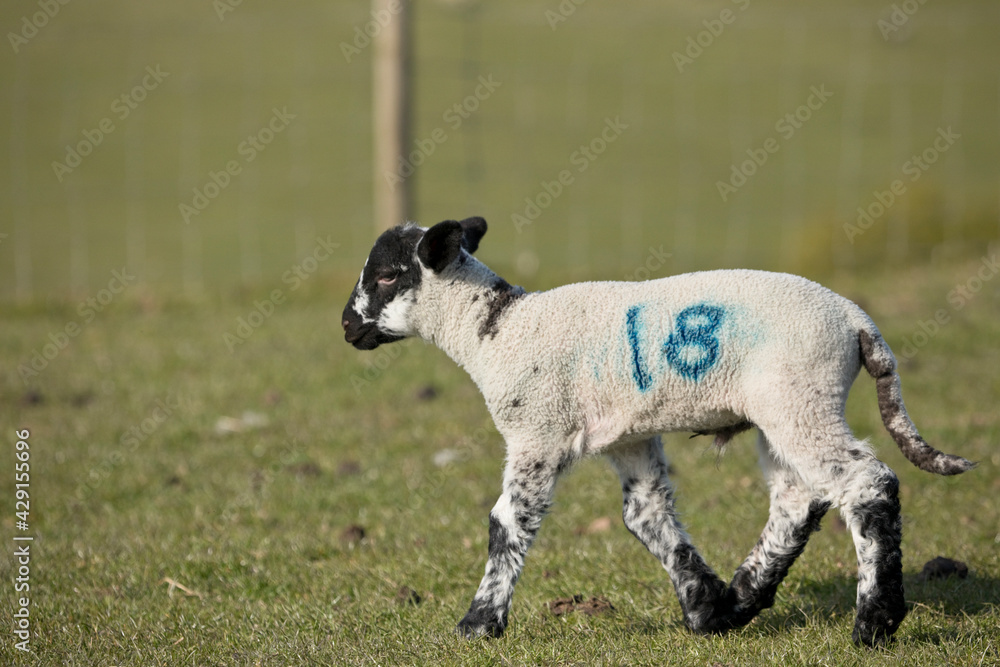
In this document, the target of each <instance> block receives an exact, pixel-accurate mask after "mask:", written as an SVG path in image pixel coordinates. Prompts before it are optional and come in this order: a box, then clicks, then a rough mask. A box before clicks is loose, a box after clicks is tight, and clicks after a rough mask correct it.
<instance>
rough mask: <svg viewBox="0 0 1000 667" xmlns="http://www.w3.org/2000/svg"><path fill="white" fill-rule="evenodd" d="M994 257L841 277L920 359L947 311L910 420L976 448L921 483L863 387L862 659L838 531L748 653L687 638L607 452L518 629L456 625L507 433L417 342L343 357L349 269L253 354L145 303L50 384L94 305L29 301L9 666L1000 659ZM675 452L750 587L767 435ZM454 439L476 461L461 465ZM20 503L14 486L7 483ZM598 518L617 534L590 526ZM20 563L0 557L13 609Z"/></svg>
mask: <svg viewBox="0 0 1000 667" xmlns="http://www.w3.org/2000/svg"><path fill="white" fill-rule="evenodd" d="M488 242H489V238H488V237H487V239H486V240H485V241H484V247H483V253H484V257H487V258H488V257H489V254H490V253H489V252H488V248H489V243H488ZM979 268H980V265H979V264H977V263H976V262H969V263H960V264H955V265H953V266H950V267H948V268H947V269H941V270H937V271H926V270H909V271H901V270H897V271H894V272H889V273H875V274H871V275H865V276H859V275H857V274H843V275H840V276H837V277H835V278H833V279H831V281H829V282H830V285H831V286H832V287H834V288H835V289H838V290H839V291H841V292H842V293H844V294H846V295H848V296H850V297H853V298H855V299H857V300H858V301H860V302H861V303H863V304H864V305H865V307H866V308H867V309H868V310H869V311H870V312H871V313H872V314H873V315H874V316H875V318H876V319H877V320H878V321H879V323H880V326H881V327H882V329H883V331H884V333H885V335H886V337H887V339H888V340H889V342H890V344H892V345H893V346H894V348H895V349H896V350H897V352H900V351H901V350H903V349H904V348H905V347H906V345H907V342H908V341H909V342H912V341H913V340H915V339H914V334H915V333H916V332H918V331H920V329H919V326H920V325H919V323H920V322H921V321H926V320H928V319H929V318H932V317H933V316H934V315H933V314H934V313H935V311H937V310H941V309H945V310H947V311H948V314H949V321H948V323H947V324H945V325H943V326H941V327H940V330H939V331H938V332H937V333H936V335H935V336H933V337H932V338H931V339H930V340H929V342H927V343H926V344H925V345H924V346H922V347H921V348H919V349H918V350H917V351H916V354H914V355H913V357H912V359H911V360H909V361H906V362H904V365H903V370H902V374H903V381H904V390H905V395H906V398H907V405H908V407H909V409H910V413H911V414H912V415H913V417H914V419H915V420H916V422H917V423H918V425H919V426H920V427H921V428H922V431H923V433H924V435H925V436H926V437H927V439H928V440H929V441H930V442H932V443H934V444H936V445H938V446H940V447H941V448H943V449H945V450H947V451H951V452H956V453H960V454H962V455H964V456H968V457H969V458H972V459H975V460H978V461H980V466H979V468H977V469H976V470H974V471H973V472H970V473H968V474H966V475H964V476H962V477H960V478H947V479H946V478H938V477H932V476H930V475H928V474H926V473H922V472H920V471H918V470H916V469H915V468H913V467H912V466H911V465H909V464H908V463H907V462H906V461H905V460H904V459H903V458H902V457H901V455H900V454H899V452H898V451H897V449H896V447H895V446H894V445H893V444H892V442H891V440H890V439H889V438H888V436H887V435H886V433H885V431H884V430H883V428H882V427H881V424H880V422H879V419H878V415H877V408H876V405H875V396H874V387H873V384H872V382H871V381H870V380H868V379H866V378H862V379H860V380H859V381H858V385H859V386H857V387H856V388H855V391H854V393H853V394H852V398H851V401H850V404H849V420H850V421H851V423H852V424H853V425H854V427H855V428H856V431H857V432H858V433H859V434H860V435H862V436H870V437H871V438H872V441H873V443H874V444H875V447H876V449H877V450H878V452H879V453H880V455H881V457H882V458H884V460H886V461H887V462H888V463H889V464H890V465H891V466H892V467H893V468H894V469H895V470H896V471H897V472H898V473H899V475H900V479H901V483H902V492H901V498H902V504H903V514H904V522H905V533H904V544H903V550H904V552H903V553H904V560H903V563H904V573H905V580H906V586H907V601H908V603H909V605H910V608H911V609H910V615H909V617H908V618H907V620H906V621H905V624H904V625H903V627H902V629H901V631H900V632H899V634H898V640H897V641H896V643H895V644H894V645H893V646H892V647H891V648H889V649H887V650H886V651H885V652H879V653H869V652H865V651H861V650H858V649H856V648H854V647H853V646H852V645H851V643H850V639H849V636H850V630H851V626H852V614H853V598H854V586H855V581H854V571H855V566H854V555H853V547H852V543H851V540H850V538H849V535H848V534H847V533H846V532H844V530H843V528H842V527H840V526H839V524H838V523H837V522H836V521H834V520H833V517H832V516H830V517H828V518H827V519H825V520H824V530H823V531H822V532H820V533H818V534H817V535H816V536H815V537H814V538H813V540H812V541H811V543H810V545H809V546H808V548H807V550H806V553H805V555H804V556H803V557H802V559H800V561H799V562H798V563H797V564H796V565H795V567H794V568H793V569H792V572H791V574H790V576H789V578H788V580H787V581H786V583H785V584H784V585H783V586H782V587H781V589H780V591H779V594H778V599H777V604H776V605H775V607H774V608H773V609H772V610H770V611H767V612H765V613H763V614H762V615H761V616H760V617H759V619H758V620H756V621H755V622H754V623H753V624H752V625H750V626H749V627H748V628H746V629H745V630H742V631H739V632H736V633H733V634H731V635H729V636H726V637H719V638H703V637H695V636H692V635H690V634H689V633H688V632H687V631H686V630H685V629H684V628H683V626H682V623H681V618H680V610H679V607H678V605H677V603H676V600H675V597H674V594H673V591H672V590H671V587H670V585H669V582H668V580H667V577H666V575H665V573H664V572H663V571H662V569H661V568H660V567H659V565H658V564H657V563H656V562H655V561H654V559H653V558H652V557H651V556H649V554H648V553H646V552H645V550H644V549H643V547H642V546H641V545H640V544H639V543H638V542H637V541H636V540H634V539H633V538H632V537H631V535H629V534H628V532H627V531H626V530H625V528H624V527H623V525H622V523H621V520H620V518H619V516H620V509H621V508H620V503H621V498H620V490H619V488H618V483H617V479H616V478H615V476H614V474H613V472H612V471H611V470H610V468H609V467H608V466H607V465H606V464H605V463H604V462H603V461H600V460H595V461H589V462H585V463H583V464H581V465H580V466H579V467H578V468H577V469H576V470H575V471H574V472H572V473H571V474H569V475H568V476H567V477H566V479H564V481H563V482H562V483H561V485H560V488H559V489H558V491H557V496H556V505H555V507H554V509H553V512H552V514H551V516H550V517H549V518H548V519H547V520H546V522H545V524H544V525H543V527H542V531H541V533H540V537H539V539H538V542H537V543H536V546H535V547H534V549H533V550H532V552H531V553H530V554H529V557H528V563H527V567H526V569H525V573H524V577H523V579H522V581H521V583H520V585H519V588H518V592H517V595H516V596H515V599H514V607H513V612H512V614H513V621H512V625H511V627H510V628H509V630H508V632H507V635H506V636H505V637H504V638H502V639H500V640H496V641H476V642H471V643H467V642H464V641H459V640H458V639H457V638H455V637H454V636H453V634H452V627H453V625H454V624H455V623H456V622H457V620H458V619H459V618H460V617H461V615H462V614H463V613H464V611H465V608H466V606H467V604H468V602H469V599H470V596H471V595H472V593H473V592H474V589H475V587H476V585H477V582H478V579H479V577H480V575H481V573H482V568H483V566H484V563H485V557H486V547H487V515H488V512H489V509H490V507H491V506H492V504H493V502H494V501H495V499H496V496H497V494H498V493H499V483H500V471H501V467H502V460H503V443H502V442H501V440H500V438H499V436H498V435H497V434H496V433H495V432H494V431H493V430H492V425H491V421H490V418H489V416H488V414H487V412H486V410H485V408H484V406H483V404H482V402H481V399H480V397H479V395H478V392H477V390H476V388H475V386H474V385H473V384H472V383H471V381H470V380H469V379H468V378H467V377H466V376H465V375H464V373H463V372H462V371H461V370H459V369H458V368H457V367H456V366H455V365H454V364H453V363H452V362H451V361H450V360H448V359H447V358H446V357H444V355H443V354H441V353H440V352H439V351H437V350H436V349H434V348H431V347H427V346H425V345H423V344H421V343H419V342H404V343H398V344H396V345H394V346H390V347H386V348H383V349H382V350H379V351H376V352H374V353H368V354H363V353H359V352H357V351H355V350H354V349H353V348H351V347H350V346H348V345H346V344H345V343H344V342H343V340H342V338H341V333H340V331H339V326H338V325H339V311H340V308H341V305H342V303H343V298H344V297H345V295H346V294H347V291H348V290H349V289H350V283H349V282H347V281H345V280H337V279H335V278H330V279H317V282H316V283H315V284H314V286H313V288H312V289H309V290H307V289H303V290H302V291H301V292H298V293H296V294H292V295H290V296H289V298H288V300H287V301H285V302H283V303H281V304H279V305H278V306H277V307H276V309H275V311H274V313H273V314H272V316H271V317H270V318H269V319H268V320H267V321H266V322H264V323H263V324H262V325H261V326H260V327H259V328H258V329H256V330H254V332H253V333H252V335H251V336H250V337H249V338H248V339H247V340H246V341H245V342H242V343H240V344H238V345H237V346H235V351H234V352H232V353H231V352H230V351H229V349H228V346H227V343H226V342H225V341H224V336H225V335H226V334H227V333H228V334H232V333H234V332H235V331H236V330H237V326H238V324H237V320H238V318H241V317H242V318H246V317H247V315H248V313H249V312H250V310H251V308H252V302H251V301H247V302H239V301H234V302H226V303H214V304H202V305H191V304H188V303H171V302H168V301H160V300H157V299H155V298H153V297H148V298H143V299H134V300H122V301H121V302H120V303H115V304H113V306H112V307H110V308H109V309H108V310H107V311H105V312H103V313H101V314H100V315H99V316H98V317H95V318H94V320H93V321H92V322H91V323H89V324H86V325H85V326H82V332H81V333H80V334H79V335H78V336H77V337H75V338H73V339H72V340H71V342H70V343H69V344H68V345H67V346H66V348H65V349H64V350H62V351H61V352H60V353H59V354H58V355H57V356H56V357H55V358H54V359H53V360H52V361H51V362H50V365H49V366H48V367H47V368H45V369H44V370H42V371H41V372H40V373H39V374H38V376H37V377H33V378H31V380H30V382H29V383H27V386H26V384H25V383H24V382H22V380H21V378H20V377H19V376H18V374H17V371H16V368H15V367H14V365H13V364H12V363H11V362H12V361H14V360H24V359H27V358H30V355H31V354H32V351H33V350H36V349H38V347H39V346H40V345H41V343H42V341H45V340H46V339H47V338H48V336H49V334H50V333H52V332H55V331H59V330H62V329H64V328H65V325H66V323H67V322H68V321H78V322H79V321H80V320H79V318H78V316H77V313H76V312H75V310H74V309H71V308H45V309H15V308H6V309H5V310H4V313H3V320H4V327H3V329H2V334H0V346H2V347H0V349H2V350H3V356H4V359H6V360H7V363H5V364H4V367H3V375H2V377H0V398H2V400H0V406H2V407H0V424H2V432H3V433H4V440H5V442H6V443H7V444H6V445H4V446H5V447H7V448H8V452H7V453H6V454H5V455H4V458H5V459H7V460H8V461H10V460H12V459H13V456H14V435H13V434H14V430H15V429H29V430H30V433H31V435H30V439H29V442H30V446H31V449H30V452H31V460H30V463H31V487H30V493H31V524H30V525H31V528H30V531H29V532H30V533H31V534H33V535H35V536H36V541H35V542H34V543H33V544H32V547H31V548H32V553H33V557H32V560H31V565H30V567H31V574H30V585H31V591H30V593H31V596H30V597H31V607H30V609H31V619H32V628H33V635H32V640H31V648H32V653H30V654H26V655H22V654H20V653H15V651H14V650H13V640H12V637H11V634H10V630H9V628H10V625H9V624H8V625H7V626H6V627H7V628H8V630H5V636H4V637H3V641H2V643H0V662H2V663H3V664H11V662H14V663H16V664H26V665H55V664H67V665H96V664H100V665H154V664H160V665H257V664H261V665H279V664H280V665H285V664H288V665H291V664H368V663H372V664H484V665H485V664H498V663H502V664H581V663H582V664H652V663H666V664H694V665H711V664H723V665H737V664H738V665H744V664H773V663H774V662H775V661H779V660H780V661H781V662H782V664H788V665H797V664H838V665H842V664H859V665H865V664H885V663H886V661H889V662H893V663H896V664H904V663H906V664H921V665H923V664H962V665H966V664H968V665H978V664H996V663H997V661H998V660H1000V654H998V647H1000V629H998V628H1000V612H998V609H997V603H998V601H1000V559H998V546H997V544H998V540H1000V508H998V506H997V503H996V496H997V493H998V491H1000V481H998V480H1000V477H998V474H997V473H998V470H1000V454H998V450H997V448H996V443H997V441H998V439H1000V426H998V422H997V417H996V406H997V401H998V397H1000V380H998V377H997V374H996V368H997V367H998V364H1000V350H998V348H997V346H996V344H995V343H996V340H997V339H998V336H1000V324H998V322H1000V320H998V318H997V312H998V308H1000V298H998V295H1000V292H998V286H1000V282H987V283H985V286H984V287H983V288H982V289H981V290H980V291H979V292H978V293H977V294H976V295H975V297H974V298H973V299H972V300H970V301H969V302H968V304H966V305H965V306H964V307H963V308H961V309H955V308H953V307H952V306H950V305H949V304H948V301H947V294H948V292H949V291H950V290H951V289H952V288H953V287H954V286H955V285H956V284H959V283H962V284H964V283H966V282H967V281H968V280H969V278H970V277H972V276H973V275H975V273H976V271H977V270H978V269H979ZM993 280H994V281H996V280H1000V279H996V278H994V279H993ZM547 286H549V285H547V284H544V283H543V284H537V285H533V286H532V287H534V288H544V287H547ZM916 340H917V341H920V340H922V339H920V337H919V336H918V337H917V338H916ZM390 353H391V354H390ZM900 356H902V354H901V355H900ZM427 387H433V389H434V391H433V392H428V390H427ZM430 393H433V396H429V394H430ZM247 411H250V412H252V413H255V414H256V415H257V417H256V418H254V419H250V420H249V421H250V427H248V428H247V430H244V431H243V432H226V433H220V432H219V431H218V430H217V429H218V426H219V423H218V422H219V419H220V418H221V417H231V418H235V419H242V418H243V415H244V413H246V412H247ZM223 425H225V424H223ZM235 426H236V424H234V423H229V428H230V429H232V428H234V427H235ZM666 443H667V444H666V448H667V451H668V454H669V455H670V457H671V459H672V462H673V465H674V467H675V469H676V475H675V480H676V483H677V486H678V492H679V506H680V509H681V512H682V515H683V518H684V521H685V522H686V523H687V525H688V526H689V527H690V531H691V533H692V534H693V536H694V538H695V540H696V543H697V544H698V545H699V546H700V547H701V548H702V549H703V552H704V554H705V556H706V558H707V559H708V561H709V562H710V563H711V564H712V565H713V566H714V567H716V568H717V569H718V570H719V571H720V572H721V573H722V574H723V576H728V575H730V574H731V573H732V571H733V570H734V569H735V567H736V566H737V565H738V564H739V562H740V561H741V560H742V558H743V557H744V556H745V554H746V553H747V552H748V550H749V549H750V547H751V546H752V545H753V543H754V541H755V540H756V537H757V534H758V532H759V530H760V529H761V528H762V526H763V524H764V521H765V519H766V515H767V514H766V513H767V494H766V490H765V489H764V487H763V484H762V481H761V478H760V475H759V473H758V471H757V469H756V462H755V458H754V454H753V445H752V438H751V436H750V435H744V436H740V437H739V438H738V439H737V440H736V441H735V442H734V443H732V444H731V445H730V447H729V450H728V451H727V452H726V453H725V454H724V455H723V456H722V457H721V458H719V457H717V455H716V453H715V452H714V451H713V450H712V448H711V447H710V446H709V442H708V439H706V438H702V439H696V440H688V439H687V434H679V435H677V436H672V437H669V438H667V441H666ZM442 450H452V451H453V453H454V456H452V457H450V458H452V459H453V460H452V461H451V462H450V463H447V464H446V465H444V466H443V467H439V466H438V465H436V464H435V462H434V459H435V455H439V453H440V452H441V451H442ZM440 462H442V461H441V460H440V458H439V463H440ZM4 470H7V471H11V470H12V466H7V465H5V467H4ZM7 474H8V475H11V476H12V472H8V473H7ZM4 488H5V489H6V491H5V492H4V495H5V497H6V498H8V499H9V498H11V495H10V493H11V480H9V479H8V480H6V481H4ZM5 506H6V507H8V508H10V506H11V503H10V502H9V501H5ZM603 517H608V518H610V526H609V527H608V526H607V525H601V522H597V523H596V524H594V525H593V526H592V523H593V522H594V521H595V520H597V519H601V518H603ZM0 526H2V531H3V534H4V535H6V536H7V537H8V539H9V537H11V536H13V535H15V534H18V531H17V530H16V529H15V525H14V516H13V512H12V511H10V510H9V509H8V511H6V512H4V515H3V517H2V518H0ZM9 548H10V547H8V549H9ZM8 553H9V551H8ZM938 555H943V556H948V557H951V558H955V559H958V560H961V561H963V562H965V563H967V564H968V566H969V569H970V574H969V577H968V578H967V579H964V580H959V579H955V578H951V579H947V580H941V581H931V582H921V581H919V580H918V574H919V572H920V570H921V568H922V566H923V564H924V563H925V562H926V561H928V560H929V559H931V558H934V557H936V556H938ZM13 567H14V564H13V561H12V559H11V558H9V557H5V558H4V559H2V560H0V581H4V582H7V583H5V584H4V586H5V588H6V590H5V591H4V594H3V596H2V598H0V599H2V604H3V616H4V618H6V619H10V618H11V614H12V613H13V611H14V609H13V604H14V603H13V595H12V593H13V591H12V581H13V578H14V576H15V572H14V571H13ZM170 582H176V584H177V586H176V587H175V586H172V585H171V583H170ZM181 587H184V588H181ZM404 587H406V589H408V590H404ZM186 590H189V591H191V593H190V594H189V593H186V592H185V591H186ZM401 591H402V592H401ZM413 594H415V595H416V598H419V603H414V602H415V600H416V598H415V597H414V595H413ZM577 594H579V595H583V596H585V597H586V598H589V597H591V596H604V597H605V598H607V600H608V601H609V602H610V603H611V605H613V607H614V611H613V612H610V613H606V614H601V615H596V616H592V617H588V616H584V615H582V614H580V613H572V614H568V615H564V616H558V617H557V616H553V615H551V614H550V613H549V612H548V611H547V608H546V603H547V602H549V601H552V600H554V599H556V598H564V597H571V596H573V595H577Z"/></svg>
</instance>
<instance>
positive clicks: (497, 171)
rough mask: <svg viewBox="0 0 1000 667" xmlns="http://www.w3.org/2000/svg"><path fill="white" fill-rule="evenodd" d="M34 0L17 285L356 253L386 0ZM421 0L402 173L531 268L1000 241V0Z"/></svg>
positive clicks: (605, 273) (0, 239)
mask: <svg viewBox="0 0 1000 667" xmlns="http://www.w3.org/2000/svg"><path fill="white" fill-rule="evenodd" d="M57 4H58V3H57ZM53 6H55V5H53ZM40 8H41V5H40V4H37V3H34V4H33V3H25V2H21V3H8V4H7V5H5V6H4V8H3V9H2V10H0V26H3V27H4V28H6V31H7V34H8V42H9V46H10V51H8V52H7V53H6V54H5V55H4V56H3V57H2V60H0V76H2V80H3V86H2V90H0V128H3V127H7V128H9V131H8V132H6V133H0V137H2V138H0V151H3V152H6V154H7V160H6V161H5V162H4V163H3V164H0V173H2V175H3V181H4V183H5V184H6V190H7V192H6V193H5V197H4V199H5V202H4V203H5V205H4V206H2V207H0V299H2V300H5V301H11V300H18V301H31V300H36V299H45V298H50V297H54V298H65V297H66V296H67V295H69V296H77V295H87V294H91V293H93V292H94V291H95V290H97V289H100V288H102V287H103V286H105V285H106V284H107V283H108V282H109V280H111V279H112V271H116V270H121V269H123V268H125V269H127V270H128V271H129V272H130V273H131V274H134V275H136V276H137V281H136V284H144V285H147V286H150V287H151V288H154V289H156V290H161V291H163V292H166V293H175V292H176V293H178V294H184V295H191V296H197V295H199V294H204V293H219V292H227V291H232V290H234V289H239V288H245V287H251V288H256V287H258V286H267V285H270V284H280V283H281V282H282V281H283V279H288V278H289V276H288V272H289V271H290V270H292V269H293V268H294V267H296V266H297V265H298V263H299V262H301V261H302V259H303V258H304V257H307V256H308V255H309V254H310V253H311V252H312V250H313V248H314V247H315V246H316V243H317V239H318V238H322V239H329V240H330V241H329V242H331V243H334V244H335V245H336V247H337V250H336V251H335V252H334V253H332V255H331V257H330V258H329V260H327V261H325V262H324V264H323V266H322V268H321V272H322V273H324V274H330V275H331V276H337V279H339V277H342V276H343V277H346V276H349V275H351V274H353V273H355V272H356V271H357V270H358V268H359V266H360V263H361V261H362V260H363V257H364V255H365V253H366V251H367V250H368V248H369V247H370V244H371V241H372V239H373V235H374V229H373V226H372V221H371V217H372V201H371V192H372V186H371V182H370V180H371V173H372V166H371V145H372V132H373V131H374V130H373V127H372V121H371V104H370V97H371V95H370V93H371V83H370V75H371V73H370V66H371V57H372V54H371V47H370V41H371V39H370V36H371V34H374V33H375V32H377V31H378V30H379V29H380V20H383V19H384V17H378V16H373V15H372V14H371V13H370V6H369V4H368V3H367V2H354V1H352V2H342V3H335V4H333V5H331V6H329V7H322V8H317V7H316V6H315V5H314V4H312V3H305V2H290V3H286V4H284V5H282V6H280V7H260V6H254V5H251V4H250V3H246V2H244V3H233V2H229V1H228V0H220V1H219V2H206V1H195V0H183V1H181V2H178V3H171V4H170V5H166V6H160V5H151V4H148V3H125V2H123V1H119V2H108V3H104V4H103V5H102V6H101V7H83V6H80V7H77V6H76V4H75V3H67V4H65V5H59V9H58V11H57V12H56V13H55V14H53V15H49V14H46V13H45V11H47V10H44V8H41V9H40ZM414 9H415V11H414V12H413V13H414V21H415V23H414V26H413V27H414V37H415V54H414V59H415V62H414V91H415V100H416V101H415V104H416V106H415V123H414V128H413V144H412V146H411V150H410V152H409V153H407V154H405V155H401V156H400V160H399V168H398V169H397V172H396V173H395V174H386V175H385V177H386V178H390V179H391V178H396V179H413V183H414V185H415V192H416V204H415V210H414V212H413V213H414V215H413V217H415V218H416V219H417V220H419V221H421V222H423V223H433V222H436V221H438V220H441V219H446V218H460V217H464V216H467V215H475V214H480V215H483V216H484V217H486V218H487V220H488V221H489V222H490V225H491V230H490V238H489V239H488V243H486V244H484V247H483V250H482V252H483V253H485V254H486V255H487V257H488V259H489V260H490V262H491V263H492V264H496V265H497V266H498V268H500V269H502V270H504V271H506V272H509V273H510V274H511V276H512V278H513V279H516V280H518V281H521V282H526V283H530V282H531V281H532V280H533V279H534V278H535V276H536V275H537V274H538V272H539V271H542V272H545V271H549V272H553V273H557V274H560V275H568V276H571V277H602V278H619V279H620V278H643V277H657V276H661V275H668V274H670V273H676V272H679V271H686V270H693V269H697V268H714V267H719V266H749V267H760V268H771V269H782V270H793V271H799V272H804V273H807V274H819V273H822V272H824V271H829V270H834V269H837V268H844V267H848V268H849V267H854V266H864V265H868V264H872V263H876V262H893V263H902V262H914V261H936V260H937V259H939V258H942V257H948V256H951V255H955V254H962V253H967V254H968V253H973V254H975V253H978V254H983V253H985V252H987V249H988V247H989V244H990V243H991V242H993V241H996V240H997V239H998V238H1000V171H998V169H997V165H998V164H1000V42H998V41H997V40H996V38H995V35H996V34H997V29H998V27H1000V7H998V6H996V4H995V3H991V2H985V1H981V2H973V1H969V2H938V3H925V4H920V3H916V2H914V1H913V0H907V2H902V3H889V4H887V5H885V6H875V7H873V6H871V5H870V3H848V4H846V5H844V6H837V7H831V6H829V5H827V4H825V3H791V2H776V3H770V4H766V3H762V2H760V3H758V2H757V1H756V0H753V1H751V0H724V1H718V2H713V3H695V4H692V3H687V4H682V3H654V2H640V3H630V5H629V6H628V7H622V6H620V5H619V4H615V3H606V2H605V3H602V2H599V1H598V0H589V1H588V2H580V3H577V2H569V1H568V0H567V1H566V2H561V3H556V2H551V3H542V4H536V3H527V2H511V3H494V4H487V3H481V2H471V1H470V2H461V1H458V0H455V1H452V2H443V1H440V2H431V1H429V0H428V1H427V2H418V3H415V5H414ZM48 11H51V10H48ZM39 12H42V14H41V17H42V18H39V16H40V15H39ZM43 18H44V20H43ZM388 20H391V17H390V18H389V19H388ZM32 27H33V28H34V29H32ZM12 35H13V37H12Z"/></svg>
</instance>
